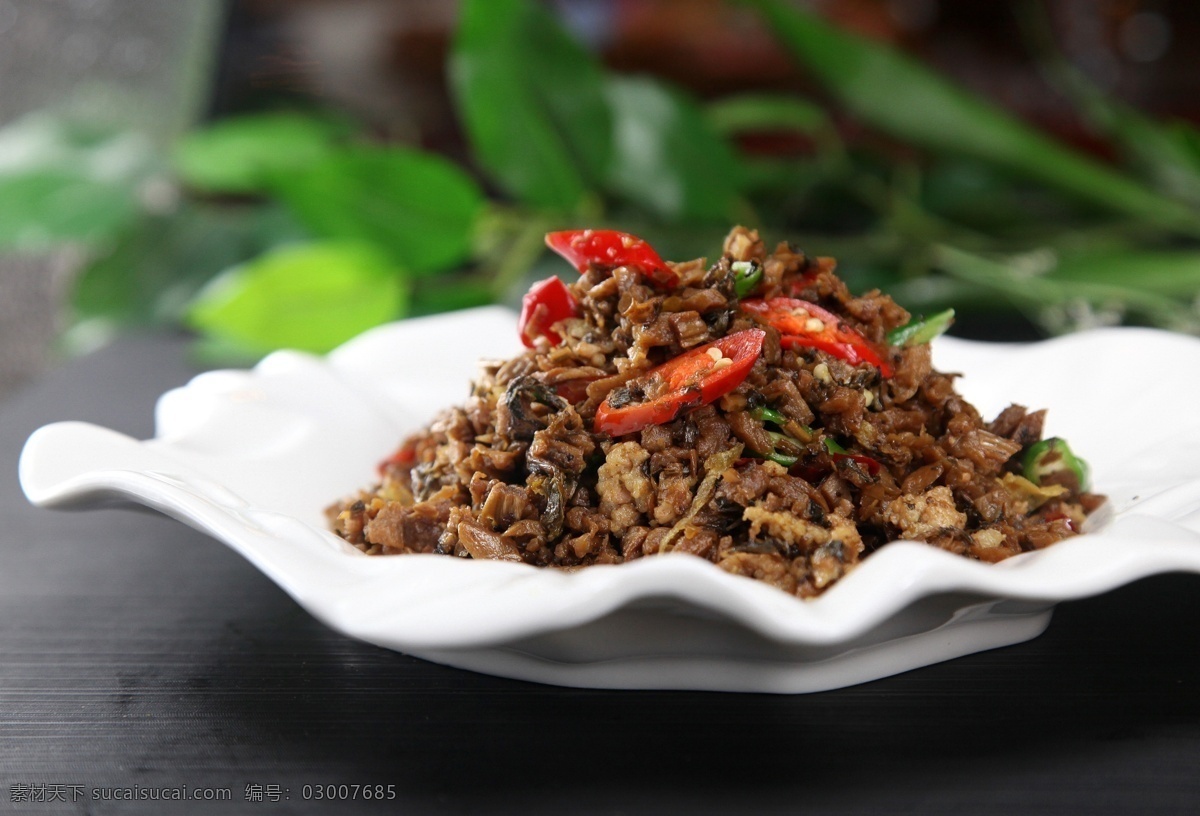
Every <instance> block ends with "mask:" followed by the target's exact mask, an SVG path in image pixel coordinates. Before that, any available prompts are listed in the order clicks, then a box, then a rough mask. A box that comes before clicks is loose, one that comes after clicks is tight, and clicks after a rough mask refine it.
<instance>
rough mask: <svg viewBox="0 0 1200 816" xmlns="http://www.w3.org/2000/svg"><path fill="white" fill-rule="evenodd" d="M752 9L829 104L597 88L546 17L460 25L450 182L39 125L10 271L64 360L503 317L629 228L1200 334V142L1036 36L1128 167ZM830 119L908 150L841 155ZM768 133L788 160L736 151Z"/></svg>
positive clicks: (306, 342) (270, 147)
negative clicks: (795, 144)
mask: <svg viewBox="0 0 1200 816" xmlns="http://www.w3.org/2000/svg"><path fill="white" fill-rule="evenodd" d="M743 2H744V4H745V5H749V6H750V7H752V8H754V9H756V10H757V12H758V13H759V15H760V17H761V19H762V20H763V21H764V22H765V23H766V24H767V25H768V26H769V27H770V29H771V31H772V32H773V33H774V34H775V35H776V36H777V38H778V39H779V41H780V42H781V43H782V45H783V46H784V47H785V48H786V49H787V50H788V51H789V52H790V53H791V54H792V55H793V56H794V57H795V59H796V61H797V62H798V63H799V64H800V65H802V66H804V68H805V69H806V70H807V71H809V73H810V74H811V75H812V76H813V77H814V78H815V79H816V80H817V81H818V82H819V83H820V85H821V86H822V88H823V90H824V92H825V96H824V98H823V99H808V98H801V97H798V96H796V95H793V94H779V93H758V92H756V93H748V94H744V95H738V96H730V97H726V98H722V99H718V100H714V101H712V102H707V103H705V102H702V101H701V100H698V99H696V98H694V97H692V96H690V95H689V94H688V93H687V92H685V91H684V90H683V89H681V88H679V87H676V86H674V85H671V84H669V83H666V82H663V81H661V80H658V79H655V78H652V77H644V76H626V75H619V74H615V73H613V72H611V71H609V70H608V69H606V68H605V67H604V66H603V65H602V64H601V63H600V62H599V61H598V60H597V59H596V57H595V56H594V55H593V54H592V53H590V52H589V51H587V50H586V49H585V48H584V47H583V46H582V45H580V44H579V43H577V42H576V41H575V40H574V39H573V38H572V37H571V36H570V35H569V34H568V33H567V32H566V31H565V30H564V29H563V28H562V27H561V26H560V25H559V22H558V20H557V18H556V17H555V16H554V15H553V14H552V13H551V12H550V11H549V10H548V8H547V7H546V6H545V5H543V4H541V3H538V2H535V0H465V2H464V3H463V4H462V12H461V18H460V22H459V26H458V30H457V33H456V36H455V39H454V43H453V48H452V50H451V53H450V55H449V57H448V63H447V71H448V75H449V77H450V79H451V88H452V91H453V102H454V104H455V106H456V109H457V113H458V116H459V119H460V121H461V123H462V125H463V128H464V131H465V133H466V135H467V137H468V141H469V145H470V149H471V160H470V162H469V164H468V165H467V166H459V165H457V164H455V163H453V162H451V161H450V160H448V159H446V158H445V157H443V156H440V155H437V154H435V153H432V152H429V151H425V150H419V149H416V148H413V147H408V146H401V145H395V144H380V143H378V142H377V141H376V140H374V139H372V138H371V137H370V136H369V135H368V134H367V133H366V132H365V130H364V129H363V128H362V127H361V126H359V125H358V124H357V123H355V122H353V121H350V120H348V119H347V118H346V117H344V116H339V115H331V114H328V113H324V112H307V113H301V112H295V111H292V112H268V113H262V114H258V115H254V116H244V117H239V118H234V119H228V120H224V121H221V122H217V123H214V124H211V125H209V126H206V127H203V128H199V129H197V130H195V131H193V132H191V133H189V134H188V135H186V136H185V137H184V138H183V139H182V140H180V142H179V143H178V144H176V145H175V146H174V148H173V149H172V150H171V151H170V153H169V155H159V154H156V153H155V152H154V151H153V150H151V149H150V148H149V147H148V145H147V144H145V143H144V142H143V141H141V140H140V139H139V138H138V137H136V136H135V135H131V134H120V133H104V132H97V131H95V130H92V129H89V128H86V127H79V126H77V125H73V124H70V123H65V122H61V121H56V120H53V119H50V118H49V117H45V116H41V117H33V118H30V119H27V120H25V121H22V122H19V123H17V124H15V125H12V126H9V127H8V128H6V129H4V130H0V250H7V251H21V252H39V251H47V250H53V249H56V248H61V247H64V246H67V247H72V248H74V251H78V252H81V253H82V255H83V256H84V257H85V258H86V259H87V262H86V264H85V267H84V269H83V271H82V272H81V274H80V276H79V278H78V280H77V282H76V285H75V288H74V292H73V298H72V309H73V313H74V319H75V325H74V328H73V329H72V330H71V332H69V333H68V336H67V339H68V342H69V343H73V344H74V345H75V346H77V347H82V346H83V345H86V344H87V343H89V342H91V339H94V338H96V337H98V336H104V335H106V334H109V333H111V332H113V331H116V330H118V329H119V328H120V327H121V326H125V325H129V324H131V323H160V324H170V325H178V324H185V325H188V326H190V327H192V328H194V329H196V330H197V331H199V332H200V333H201V334H202V335H203V337H204V338H205V348H207V349H209V350H210V351H211V350H216V351H218V352H219V353H222V354H230V353H238V354H248V355H257V354H261V353H263V352H265V351H268V350H270V349H272V348H277V347H280V346H285V345H286V346H293V347H298V348H305V349H310V350H313V351H323V350H326V349H328V348H331V347H332V346H334V345H337V344H338V343H340V342H342V341H344V340H345V339H348V338H349V337H351V336H353V335H354V334H356V333H357V332H359V331H361V330H362V329H364V328H366V327H368V326H370V325H374V324H376V323H379V322H383V321H386V320H391V319H396V318H400V317H404V316H407V315H413V314H425V313H430V312H437V311H444V310H447V309H454V308H463V307H466V306H473V305H478V304H481V303H488V302H508V303H512V302H513V301H514V300H515V298H516V297H518V296H519V294H520V292H521V291H522V290H523V289H524V287H525V286H526V285H527V283H528V281H529V280H531V279H533V278H534V277H544V276H545V275H546V274H550V272H548V271H547V269H546V268H541V267H542V265H543V264H544V263H545V261H546V257H545V254H544V252H543V247H542V243H541V237H542V234H543V233H544V232H546V231H548V230H550V229H561V228H568V227H581V226H601V225H612V226H620V227H622V228H624V229H626V230H628V231H631V232H635V233H637V234H640V235H644V236H645V237H646V238H648V239H650V240H651V241H652V242H654V243H655V244H656V245H657V246H658V247H659V249H660V250H661V251H662V253H663V254H664V255H666V256H671V257H692V256H693V255H695V254H696V253H697V249H706V250H708V252H709V253H710V254H711V253H714V252H715V251H716V250H717V246H718V245H717V242H718V241H719V239H720V237H721V236H722V235H723V234H724V232H725V231H726V230H727V229H728V227H729V224H730V223H731V222H734V221H740V222H743V223H748V224H749V225H750V226H754V227H758V228H760V229H761V230H763V231H764V233H765V234H766V235H767V236H768V237H772V238H785V237H786V238H789V239H792V240H794V241H797V242H802V245H803V246H804V247H805V248H806V249H807V250H809V251H810V252H813V253H814V254H831V255H834V256H836V257H838V258H839V259H840V262H841V265H842V271H843V272H844V274H846V276H847V277H848V278H849V279H850V280H851V283H852V284H853V285H855V286H857V287H859V288H864V289H865V288H868V287H871V286H880V287H881V288H886V289H888V290H889V291H891V292H893V293H894V295H895V296H896V297H897V298H898V299H899V300H900V301H901V302H902V303H904V304H905V305H906V306H908V307H909V308H910V309H912V310H913V311H925V312H931V311H935V310H938V309H941V308H945V307H946V306H951V305H953V306H956V307H958V309H959V313H960V315H964V313H969V312H970V311H972V310H975V311H983V310H995V309H997V308H1005V304H1009V306H1008V308H1015V309H1018V310H1021V311H1024V312H1026V313H1028V314H1030V315H1031V316H1032V317H1033V318H1034V319H1035V320H1037V321H1038V322H1040V323H1041V324H1042V325H1043V326H1044V327H1045V328H1046V329H1047V330H1051V331H1061V330H1067V329H1070V328H1072V327H1074V326H1078V325H1080V324H1082V323H1086V322H1088V321H1092V322H1095V321H1097V320H1100V321H1111V320H1118V319H1119V320H1124V321H1126V322H1138V323H1144V324H1149V325H1157V326H1164V327H1168V328H1172V329H1176V330H1182V331H1190V332H1200V311H1198V305H1197V303H1196V302H1195V292H1197V291H1200V194H1198V193H1197V191H1198V190H1200V135H1197V131H1196V130H1195V128H1193V127H1191V126H1189V125H1185V124H1182V123H1170V124H1162V123H1158V122H1156V121H1154V120H1152V119H1150V118H1149V117H1146V116H1144V115H1142V114H1140V113H1138V112H1136V111H1133V110H1131V109H1129V108H1128V107H1126V106H1122V105H1120V104H1118V103H1116V102H1114V101H1112V100H1110V99H1107V98H1106V97H1105V96H1104V95H1103V94H1102V93H1100V92H1099V91H1097V90H1096V89H1095V88H1092V87H1090V86H1089V85H1088V84H1087V83H1086V82H1084V81H1083V80H1082V78H1081V77H1080V75H1079V74H1078V72H1075V71H1074V70H1073V69H1072V68H1071V67H1070V66H1069V65H1068V64H1067V63H1066V61H1065V60H1063V59H1062V58H1061V56H1060V55H1058V54H1057V53H1056V52H1054V50H1053V49H1052V47H1051V46H1050V44H1049V41H1048V39H1047V38H1046V37H1045V32H1044V30H1042V29H1039V27H1038V25H1039V24H1038V21H1037V20H1036V19H1035V18H1034V17H1032V16H1031V15H1030V14H1029V13H1028V12H1026V13H1025V17H1024V22H1025V25H1026V28H1027V30H1028V31H1029V39H1030V42H1031V47H1033V48H1034V50H1035V51H1036V52H1037V53H1038V55H1039V59H1040V60H1041V64H1042V65H1043V66H1045V69H1046V73H1047V75H1048V76H1050V77H1052V78H1053V80H1054V81H1055V82H1057V83H1058V84H1059V86H1060V87H1061V88H1063V89H1064V91H1065V92H1066V93H1067V94H1068V95H1069V96H1070V98H1072V99H1074V100H1075V101H1076V103H1077V104H1078V106H1079V108H1080V110H1081V111H1082V112H1083V113H1084V115H1086V116H1087V117H1088V118H1089V119H1090V121H1092V122H1093V123H1095V124H1096V126H1097V127H1099V128H1100V129H1102V130H1103V131H1104V132H1105V133H1107V134H1109V136H1110V137H1111V139H1112V140H1113V142H1114V143H1115V144H1117V145H1118V146H1121V147H1122V148H1123V149H1124V150H1125V153H1126V156H1127V160H1126V161H1125V163H1124V164H1123V165H1122V166H1120V167H1117V166H1110V165H1107V164H1103V163H1101V162H1098V161H1097V160H1095V159H1092V158H1089V157H1088V156H1085V155H1083V154H1080V153H1079V152H1077V151H1074V150H1072V149H1071V148H1069V147H1067V146H1064V145H1062V144H1059V143H1058V142H1056V141H1054V140H1053V139H1051V138H1049V137H1048V136H1046V135H1044V134H1042V133H1040V132H1038V131H1037V130H1035V129H1033V128H1031V127H1030V126H1028V125H1026V124H1024V123H1022V122H1021V121H1020V120H1018V119H1017V118H1015V117H1014V116H1012V115H1011V114H1009V113H1007V112H1005V111H1003V110H1002V109H1000V108H998V107H996V106H994V105H992V104H990V103H988V102H987V101H985V100H983V99H981V98H979V97H977V96H974V95H972V94H970V93H969V92H967V91H966V90H964V89H962V88H960V87H958V86H957V85H955V84H954V83H953V82H952V81H950V80H949V79H947V78H946V77H943V76H940V75H938V74H936V73H934V72H933V71H932V70H930V69H929V68H927V67H925V66H924V65H922V64H921V63H919V62H918V61H916V60H914V59H912V58H911V57H909V56H907V55H905V54H903V53H901V52H899V51H897V50H895V49H893V48H891V47H889V46H886V45H883V44H880V43H877V42H873V41H870V40H868V39H865V38H862V37H859V36H856V35H854V34H851V33H850V32H847V31H844V30H841V29H839V28H837V27H835V26H833V25H832V24H830V23H828V22H826V21H825V20H823V19H821V18H820V17H818V16H816V15H814V14H812V13H810V12H806V11H804V10H802V9H801V8H799V7H796V6H794V5H793V4H790V3H785V2H781V1H780V0H743ZM847 114H849V115H850V116H851V117H853V118H854V119H855V120H856V121H857V123H858V125H859V126H862V127H865V128H867V129H869V130H870V131H872V132H874V133H876V134H879V135H882V136H885V137H886V139H887V140H890V142H891V143H892V144H896V145H899V146H901V148H902V149H898V150H894V151H892V150H889V149H888V148H887V147H886V144H887V141H885V142H883V143H882V144H883V146H882V147H881V142H880V141H879V140H877V139H876V140H872V141H870V142H862V141H859V140H857V139H850V138H847V137H846V136H845V135H844V134H843V132H842V131H841V130H840V129H839V125H838V122H839V121H842V120H843V119H844V117H845V116H846V115H847ZM781 132H784V133H791V134H795V135H796V136H797V137H798V138H799V140H800V142H801V143H803V144H804V145H806V147H805V148H804V149H803V150H799V151H792V152H788V153H782V154H773V155H763V154H760V153H755V152H754V151H752V150H751V149H750V148H749V147H747V145H748V144H749V142H748V141H747V140H746V137H747V136H750V135H753V134H756V133H781ZM14 157H15V158H14ZM548 268H549V269H550V270H551V271H553V270H554V269H555V268H556V267H554V266H550V267H548ZM964 316H965V315H964ZM965 319H967V318H965ZM964 322H965V321H964ZM89 338H90V339H89Z"/></svg>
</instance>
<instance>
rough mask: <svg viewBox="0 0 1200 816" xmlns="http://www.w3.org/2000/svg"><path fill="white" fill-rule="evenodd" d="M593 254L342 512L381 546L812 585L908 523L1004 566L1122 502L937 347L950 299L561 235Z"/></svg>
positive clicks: (375, 550) (734, 240)
mask: <svg viewBox="0 0 1200 816" xmlns="http://www.w3.org/2000/svg"><path fill="white" fill-rule="evenodd" d="M546 240H547V243H548V244H549V245H550V247H551V248H552V249H554V250H556V251H557V252H558V253H559V254H560V255H562V256H563V257H565V258H566V259H568V260H569V261H571V262H572V263H573V264H574V265H575V266H576V267H577V268H578V270H579V272H580V276H579V278H578V280H576V281H575V282H574V283H571V284H564V283H562V282H561V281H560V280H559V279H558V278H550V279H548V280H545V281H542V282H541V283H538V284H536V285H535V286H534V287H533V288H532V289H531V290H530V292H529V294H528V295H527V296H526V297H525V304H524V310H523V312H522V314H521V321H520V326H519V331H520V333H521V338H522V340H523V341H524V343H525V345H526V346H528V350H527V351H525V352H524V353H523V354H521V355H520V356H518V357H516V358H514V359H511V360H507V361H503V362H496V363H490V364H485V366H484V367H483V369H482V372H481V374H480V376H479V378H478V380H477V381H476V382H475V383H474V385H473V388H472V391H471V395H470V398H469V399H468V400H467V402H466V404H465V405H463V406H461V407H456V408H451V409H449V410H447V411H446V412H444V413H443V414H442V415H441V416H439V417H438V418H437V419H436V420H435V421H434V422H433V423H432V424H431V425H430V426H429V427H428V428H427V429H425V430H424V431H422V432H421V433H418V434H416V435H415V436H412V437H411V438H409V439H408V440H406V441H405V442H404V443H403V445H401V447H400V448H399V450H398V451H396V453H395V454H394V455H393V456H392V457H391V458H390V459H388V460H387V461H386V462H384V463H383V464H382V465H381V466H380V474H379V475H380V479H381V481H380V483H379V484H377V485H376V486H375V487H374V488H372V489H370V490H367V491H364V492H362V493H361V494H359V495H358V496H355V497H352V498H350V499H348V500H345V501H343V502H340V503H338V504H336V505H334V506H333V507H331V508H330V509H329V515H330V518H331V520H332V524H333V527H334V529H335V530H336V531H337V533H338V534H339V535H341V536H342V537H343V538H345V539H346V540H347V541H349V542H351V543H352V544H354V545H355V546H357V547H359V548H360V549H362V550H363V551H365V552H367V553H370V554H383V555H387V554H393V553H440V554H444V555H453V556H459V557H464V558H492V559H500V560H506V561H523V562H525V563H528V564H534V565H537V566H547V567H579V566H585V565H590V564H616V563H621V562H624V561H630V560H633V559H636V558H646V557H651V556H657V555H660V554H663V553H670V552H675V553H688V554H690V555H692V556H695V557H698V558H704V559H707V560H709V561H712V562H713V563H714V564H716V565H717V566H718V567H720V568H721V569H724V570H727V571H728V572H731V573H734V574H737V575H744V576H748V577H752V578H757V579H759V580H762V581H766V582H767V583H769V584H772V585H774V586H776V587H779V588H780V589H782V590H784V591H786V592H789V593H793V594H795V595H798V596H801V597H810V596H813V595H817V594H819V593H820V592H822V591H823V590H825V589H826V588H828V587H829V586H830V585H831V584H832V583H833V582H834V581H836V580H837V579H838V578H840V577H841V576H843V575H845V574H846V573H847V572H848V571H849V570H851V569H852V568H853V567H854V565H855V564H857V563H858V562H859V561H860V560H862V559H863V558H865V557H866V556H867V555H869V554H870V553H871V552H872V551H874V550H876V549H878V548H879V547H881V546H883V545H884V544H886V543H888V542H889V541H895V540H897V539H911V540H918V541H925V542H928V543H929V544H931V545H933V546H935V547H940V548H942V549H945V550H949V551H950V552H953V553H958V554H961V555H964V556H967V557H969V558H974V559H978V560H981V561H999V560H1001V559H1004V558H1007V557H1009V556H1012V555H1016V554H1017V553H1021V552H1025V551H1028V550H1036V549H1040V548H1042V547H1046V546H1048V545H1050V544H1053V543H1054V542H1056V541H1059V540H1061V539H1063V538H1066V537H1068V536H1072V535H1075V534H1077V533H1078V531H1079V529H1080V526H1081V525H1082V523H1083V521H1084V518H1085V516H1086V515H1087V514H1088V513H1089V512H1091V511H1092V510H1094V509H1095V508H1096V507H1097V506H1098V505H1099V504H1100V503H1101V502H1102V501H1103V497H1101V496H1097V495H1094V494H1091V493H1088V492H1085V491H1086V490H1087V488H1088V485H1087V470H1086V466H1085V465H1084V463H1083V461H1082V460H1080V459H1079V458H1077V457H1076V456H1075V455H1074V454H1073V452H1072V451H1071V450H1070V448H1069V447H1068V446H1067V444H1066V443H1065V442H1064V441H1062V440H1061V439H1045V440H1043V439H1042V422H1043V418H1044V415H1045V412H1044V411H1040V410H1039V411H1032V412H1031V411H1029V410H1027V409H1026V408H1025V407H1023V406H1020V405H1011V406H1009V407H1008V408H1006V409H1005V410H1004V411H1002V412H1001V413H1000V415H999V416H997V417H996V418H995V419H993V420H992V421H991V422H985V421H984V420H983V419H982V418H981V417H980V415H979V412H978V411H976V409H975V408H974V407H972V406H971V405H970V404H969V403H967V402H966V401H965V400H964V399H963V398H962V397H961V396H959V394H958V393H956V392H955V389H954V378H955V375H953V374H944V373H941V372H938V371H935V370H934V369H933V368H932V367H931V365H930V351H929V341H930V340H931V339H932V338H933V337H935V336H937V335H938V334H940V333H941V332H942V331H944V330H945V328H946V326H948V325H949V323H950V320H951V319H952V317H953V313H952V312H946V313H943V314H940V315H936V316H934V317H932V318H930V319H928V320H917V321H914V320H911V319H910V315H909V314H908V313H907V312H906V311H905V310H904V309H902V308H901V307H900V306H898V305H897V304H896V303H894V302H893V301H892V299H891V298H889V297H888V296H887V295H884V294H881V293H880V292H878V291H872V292H868V293H867V294H865V295H863V296H862V297H854V296H852V295H851V294H850V292H849V291H848V290H847V288H846V285H845V284H844V283H843V282H842V280H841V279H840V278H838V277H837V275H835V274H834V262H833V261H832V260H831V259H829V258H812V257H808V256H806V255H805V254H804V253H802V252H800V251H798V250H796V249H795V248H793V247H791V246H789V245H788V244H780V245H779V246H777V247H776V248H775V250H774V252H767V250H766V248H765V247H764V245H763V243H762V241H761V240H760V239H759V237H758V234H757V233H755V232H754V231H751V230H747V229H744V228H740V227H739V228H736V229H734V230H733V232H731V233H730V235H729V236H728V238H727V239H726V241H725V247H724V254H723V255H722V257H721V258H720V259H718V260H717V262H716V263H714V264H712V265H709V264H707V263H706V262H705V261H704V260H703V259H697V260H694V261H687V262H684V263H667V262H664V261H663V260H662V259H661V258H660V257H659V256H658V254H657V253H655V251H654V250H653V249H652V248H651V247H650V246H648V245H647V244H646V243H645V242H644V241H642V240H640V239H638V238H635V237H633V236H630V235H626V234H623V233H618V232H613V231H608V230H581V231H571V232H558V233H551V234H550V235H548V236H547V239H546Z"/></svg>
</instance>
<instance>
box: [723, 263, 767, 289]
mask: <svg viewBox="0 0 1200 816" xmlns="http://www.w3.org/2000/svg"><path fill="white" fill-rule="evenodd" d="M730 268H731V269H733V288H734V290H735V291H736V292H737V296H738V297H739V298H744V297H745V296H746V295H748V294H750V293H751V292H753V291H754V290H755V289H756V288H757V287H758V284H759V281H761V280H762V276H763V270H762V265H760V264H759V263H758V262H756V261H734V262H733V263H732V264H731V265H730Z"/></svg>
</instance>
